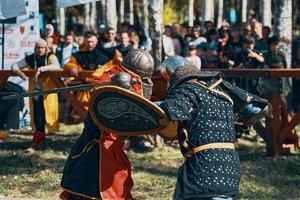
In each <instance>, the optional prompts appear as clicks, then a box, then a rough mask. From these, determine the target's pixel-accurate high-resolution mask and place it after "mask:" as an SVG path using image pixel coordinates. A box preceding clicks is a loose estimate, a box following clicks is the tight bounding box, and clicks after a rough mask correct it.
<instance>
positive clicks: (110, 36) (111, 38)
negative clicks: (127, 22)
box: [101, 28, 119, 49]
mask: <svg viewBox="0 0 300 200" xmlns="http://www.w3.org/2000/svg"><path fill="white" fill-rule="evenodd" d="M118 45H119V43H118V42H117V41H116V30H115V29H113V28H108V29H107V31H106V33H105V41H104V42H102V44H101V47H102V48H104V49H105V48H112V47H116V46H118Z"/></svg>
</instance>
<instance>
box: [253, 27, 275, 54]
mask: <svg viewBox="0 0 300 200" xmlns="http://www.w3.org/2000/svg"><path fill="white" fill-rule="evenodd" d="M270 34H271V28H270V27H268V26H264V27H263V28H262V38H261V39H260V40H258V41H257V43H256V44H255V49H256V50H257V51H258V52H260V53H262V54H265V53H267V51H268V50H269V38H270Z"/></svg>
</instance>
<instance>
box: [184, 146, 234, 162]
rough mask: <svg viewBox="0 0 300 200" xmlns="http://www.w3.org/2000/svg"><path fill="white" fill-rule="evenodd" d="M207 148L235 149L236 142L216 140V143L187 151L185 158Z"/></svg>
mask: <svg viewBox="0 0 300 200" xmlns="http://www.w3.org/2000/svg"><path fill="white" fill-rule="evenodd" d="M206 149H234V143H223V142H216V143H210V144H205V145H201V146H198V147H195V148H193V149H192V150H190V151H188V152H187V153H185V154H184V157H185V159H188V158H189V157H191V156H192V155H193V154H195V153H198V152H200V151H204V150H206Z"/></svg>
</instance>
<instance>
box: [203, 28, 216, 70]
mask: <svg viewBox="0 0 300 200" xmlns="http://www.w3.org/2000/svg"><path fill="white" fill-rule="evenodd" d="M218 45H219V41H218V32H217V30H215V29H211V30H210V31H209V32H208V33H207V42H206V43H205V45H204V49H203V50H204V51H205V59H206V62H207V67H208V68H210V69H213V68H218V67H219V57H218Z"/></svg>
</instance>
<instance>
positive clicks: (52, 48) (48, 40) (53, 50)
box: [45, 37, 57, 54]
mask: <svg viewBox="0 0 300 200" xmlns="http://www.w3.org/2000/svg"><path fill="white" fill-rule="evenodd" d="M45 40H46V43H47V47H48V49H49V51H50V52H51V53H53V54H55V53H56V49H57V45H56V44H54V40H53V37H46V39H45Z"/></svg>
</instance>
